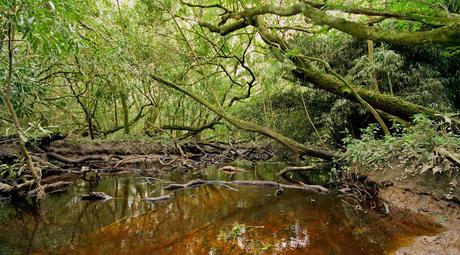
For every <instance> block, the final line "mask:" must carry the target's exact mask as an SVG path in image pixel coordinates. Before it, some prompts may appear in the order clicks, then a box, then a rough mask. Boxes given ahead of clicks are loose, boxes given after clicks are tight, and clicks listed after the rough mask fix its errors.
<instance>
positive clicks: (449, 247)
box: [357, 167, 460, 255]
mask: <svg viewBox="0 0 460 255" xmlns="http://www.w3.org/2000/svg"><path fill="white" fill-rule="evenodd" d="M357 169H358V170H357V171H358V172H359V173H360V174H362V175H365V176H367V177H368V178H369V179H370V180H373V181H377V180H378V182H382V183H383V182H384V183H387V184H388V183H392V185H390V186H388V185H384V186H385V187H383V188H381V189H380V190H379V197H380V199H381V200H382V201H384V202H386V203H387V204H389V205H390V211H391V210H392V208H393V209H395V208H398V209H407V210H410V211H413V212H416V213H421V214H424V215H427V216H429V217H431V218H432V219H433V221H435V222H438V223H440V224H441V225H442V226H444V228H445V231H443V232H441V233H439V234H437V235H435V236H421V237H418V238H416V239H415V240H413V242H412V243H409V244H408V245H407V246H406V247H402V248H400V249H398V250H397V251H395V253H394V254H397V255H406V254H407V255H409V254H410V255H414V254H415V255H428V254H433V255H454V254H460V204H459V201H460V199H459V197H460V193H459V190H452V184H453V182H458V181H460V178H459V177H458V176H455V175H454V176H453V175H452V174H450V173H437V174H433V173H429V172H426V173H424V174H419V175H415V176H404V174H403V173H404V170H403V169H400V168H397V167H395V168H388V169H385V170H369V169H365V168H363V167H357ZM449 192H451V194H452V196H451V198H450V199H447V198H446V195H447V194H448V193H449Z"/></svg>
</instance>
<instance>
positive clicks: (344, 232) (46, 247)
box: [0, 167, 437, 254]
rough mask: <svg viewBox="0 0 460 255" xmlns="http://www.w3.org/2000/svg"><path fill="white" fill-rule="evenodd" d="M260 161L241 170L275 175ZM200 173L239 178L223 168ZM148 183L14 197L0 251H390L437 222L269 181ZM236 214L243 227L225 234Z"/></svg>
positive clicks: (107, 182)
mask: <svg viewBox="0 0 460 255" xmlns="http://www.w3.org/2000/svg"><path fill="white" fill-rule="evenodd" d="M256 169H257V171H253V172H247V173H246V172H245V173H241V175H244V176H237V178H238V179H242V178H245V179H266V180H267V179H268V180H270V179H272V178H273V174H272V173H274V172H276V170H277V169H276V170H273V171H272V170H271V169H268V170H267V171H263V169H261V167H258V168H257V167H256ZM201 175H202V176H199V177H201V178H203V177H206V178H209V179H228V178H232V177H231V176H228V175H226V174H223V173H221V172H218V171H217V170H216V169H208V170H205V171H203V172H202V173H201ZM163 178H166V177H163ZM168 178H173V177H172V176H169V177H168ZM184 181H185V180H184ZM150 183H152V184H153V185H152V184H150ZM150 183H149V182H147V181H146V180H145V179H144V178H137V177H122V178H106V179H104V180H103V181H101V182H100V183H99V185H98V186H97V187H96V190H97V191H104V192H106V193H107V194H109V195H111V196H113V197H114V199H113V200H112V201H108V202H105V203H90V202H84V201H81V199H80V198H79V197H78V196H79V195H80V194H83V193H86V192H88V191H91V190H92V188H91V187H89V186H88V185H87V184H86V183H83V182H81V183H78V184H77V185H75V186H74V187H73V188H72V190H71V191H70V192H67V193H64V194H59V195H53V196H50V197H48V198H47V199H46V200H44V201H43V202H42V203H41V204H39V205H38V204H37V205H32V207H31V206H30V205H29V206H27V204H26V206H22V207H21V205H19V204H17V205H13V204H7V205H5V207H4V208H0V233H2V234H0V243H1V247H0V254H31V253H33V254H50V253H52V254H244V253H246V254H248V253H249V254H384V253H385V252H386V251H390V250H392V249H393V248H394V247H396V246H398V245H399V244H400V243H401V241H403V240H404V239H405V238H407V237H411V236H414V235H422V234H423V235H425V234H433V233H435V232H436V230H437V226H435V225H433V224H431V223H429V222H427V221H423V220H422V219H421V218H419V217H415V216H410V217H407V216H405V215H399V214H398V215H393V216H392V217H381V216H378V215H373V214H363V213H361V212H357V211H355V210H352V209H351V208H349V207H348V206H347V205H345V204H343V203H342V202H341V201H340V200H338V199H336V198H335V197H333V196H324V195H315V194H310V193H307V192H304V191H301V190H286V191H285V192H284V193H283V195H282V196H280V197H275V196H274V195H273V193H274V190H273V189H269V188H254V187H237V188H238V189H239V191H238V192H236V191H232V190H228V189H225V188H222V187H216V186H203V187H199V188H195V189H189V190H184V191H177V192H175V193H174V199H173V200H171V201H167V202H161V203H157V204H151V203H146V202H144V201H143V199H142V198H144V197H153V196H160V195H165V193H164V192H163V191H162V185H163V184H162V183H161V182H154V183H153V182H150ZM25 208H27V209H25ZM30 208H35V209H32V210H30ZM235 224H239V225H240V226H244V228H245V230H246V231H245V232H244V233H237V235H236V236H234V238H221V237H222V236H223V235H224V236H225V235H226V233H227V234H230V235H231V234H232V231H233V228H234V226H235Z"/></svg>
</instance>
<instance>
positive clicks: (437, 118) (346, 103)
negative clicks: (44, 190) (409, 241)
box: [0, 0, 460, 181]
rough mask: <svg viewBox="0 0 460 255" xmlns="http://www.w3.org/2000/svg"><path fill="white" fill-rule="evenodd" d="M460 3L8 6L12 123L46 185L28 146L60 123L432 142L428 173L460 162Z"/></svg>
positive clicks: (318, 151) (4, 8)
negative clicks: (439, 163)
mask: <svg viewBox="0 0 460 255" xmlns="http://www.w3.org/2000/svg"><path fill="white" fill-rule="evenodd" d="M459 10H460V5H459V3H458V1H454V0H429V1H399V0H398V1H393V0H386V1H380V0H366V1H346V2H345V1H340V0H336V1H326V2H321V1H259V0H254V1H233V0H228V1H227V0H226V1H224V0H221V1H193V2H192V1H177V0H162V1H149V0H138V1H135V0H116V1H113V0H112V1H109V0H100V1H87V0H82V1H68V0H53V1H44V0H6V1H2V2H1V3H0V40H1V41H0V42H1V43H0V55H1V58H0V61H1V64H0V69H1V73H2V76H1V77H0V79H1V83H0V88H1V98H0V99H1V103H2V106H1V109H2V110H1V111H0V118H1V120H2V121H1V123H0V131H1V132H2V134H3V135H12V134H16V135H17V136H18V137H20V138H21V139H20V140H21V143H20V145H21V151H22V154H23V156H24V158H25V162H26V163H27V164H28V165H27V167H28V169H29V170H30V171H31V173H32V175H33V176H34V178H35V180H36V181H39V180H40V173H39V172H36V171H34V165H33V160H32V159H31V158H30V157H29V156H28V153H27V150H26V147H25V142H26V141H27V139H30V138H33V137H42V136H46V135H48V134H49V133H57V132H59V133H62V134H65V135H66V136H68V137H73V138H75V139H80V138H85V137H87V138H88V139H105V138H113V139H120V138H123V139H127V138H132V139H150V140H151V141H154V142H158V141H160V140H171V141H172V140H174V141H178V140H187V139H189V140H195V141H196V140H213V141H230V140H231V141H250V140H260V139H261V138H262V139H265V138H266V137H268V138H270V139H273V140H276V141H277V142H279V143H281V144H282V145H284V146H286V147H287V148H289V149H290V150H291V151H293V152H294V153H296V154H298V155H301V156H311V157H315V158H321V159H323V160H326V161H329V160H331V159H332V158H334V157H336V158H342V159H343V158H346V160H348V161H349V162H354V161H357V160H359V161H360V162H361V163H365V164H372V163H373V162H377V161H376V160H383V161H384V160H385V159H388V158H394V157H396V156H397V155H398V153H399V152H406V153H409V154H411V153H414V152H416V151H417V150H418V149H419V148H423V152H422V153H420V154H417V156H416V158H415V159H413V160H415V161H418V162H419V163H420V167H421V171H424V170H426V168H427V166H429V167H431V168H432V169H433V170H439V169H440V168H439V167H435V165H434V164H432V163H430V162H435V161H436V159H435V158H433V157H435V156H433V150H434V151H436V155H438V154H439V155H441V157H442V158H443V161H442V164H449V167H447V168H443V169H451V168H452V167H454V166H455V165H457V166H458V165H459V164H460V160H459V158H458V154H457V152H456V151H458V149H459V146H460V145H459V144H460V142H459V137H458V136H457V135H456V134H457V133H458V129H459V127H460V118H459V117H458V112H459V110H460V68H459V67H460V54H459V53H460V48H459V47H460V15H459V14H458V13H459ZM414 119H415V122H414ZM369 124H371V126H370V128H368V129H367V130H365V131H364V132H362V131H361V129H362V128H366V127H367V126H368V125H369ZM344 138H345V142H346V143H343V139H344ZM359 139H361V140H359ZM369 144H372V147H373V148H374V149H375V150H376V151H366V149H367V148H368V146H369ZM345 146H348V149H349V151H348V152H347V153H345V154H342V153H343V152H344V151H345V149H344V147H345ZM417 153H418V152H417ZM350 155H351V156H350ZM342 156H344V157H342ZM419 157H423V158H419ZM400 160H404V159H400ZM444 160H446V161H444ZM380 162H381V161H380ZM424 162H425V163H424ZM426 162H428V163H426ZM430 164H431V165H430ZM414 171H415V170H414Z"/></svg>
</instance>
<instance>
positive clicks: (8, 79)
mask: <svg viewBox="0 0 460 255" xmlns="http://www.w3.org/2000/svg"><path fill="white" fill-rule="evenodd" d="M8 32H9V33H8V73H7V77H6V91H1V94H2V97H3V101H4V102H5V105H6V107H7V108H8V111H9V112H10V115H11V118H12V121H13V124H14V127H15V131H16V135H17V136H18V138H19V139H18V140H19V149H20V151H21V153H22V155H23V156H24V159H25V161H26V164H27V168H28V169H29V171H30V173H31V174H32V177H33V178H34V179H35V182H36V183H37V190H38V191H39V196H38V197H39V198H40V197H41V196H42V195H43V194H42V193H41V192H43V191H41V190H40V187H41V186H40V179H41V176H40V174H39V173H38V172H37V170H36V169H35V167H34V163H33V161H32V158H31V157H30V155H29V152H28V151H27V148H26V137H25V134H24V132H23V131H22V128H21V125H20V123H19V119H18V116H17V114H16V111H15V110H14V107H13V104H12V103H11V100H10V94H11V87H12V78H13V58H14V40H15V28H14V26H13V25H11V24H10V26H9V31H8ZM40 191H41V192H40Z"/></svg>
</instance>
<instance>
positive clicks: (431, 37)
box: [302, 4, 460, 45]
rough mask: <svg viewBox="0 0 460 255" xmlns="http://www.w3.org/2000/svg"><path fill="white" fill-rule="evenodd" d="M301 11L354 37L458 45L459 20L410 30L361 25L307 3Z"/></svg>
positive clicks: (459, 36) (392, 41) (380, 40)
mask: <svg viewBox="0 0 460 255" xmlns="http://www.w3.org/2000/svg"><path fill="white" fill-rule="evenodd" d="M302 12H303V14H304V15H305V17H307V18H309V19H311V20H312V21H313V22H315V23H319V24H324V25H328V26H330V27H332V28H335V29H337V30H340V31H342V32H344V33H347V34H349V35H352V36H354V37H357V38H360V39H369V40H372V41H374V42H382V41H383V42H388V43H394V44H404V45H420V44H428V43H432V44H445V45H460V22H455V23H453V24H450V25H447V26H443V27H440V28H436V29H432V30H429V31H424V32H411V31H400V30H393V29H382V28H378V27H375V26H372V27H370V26H367V25H362V24H360V23H358V22H353V21H349V20H346V19H344V18H340V17H337V16H333V15H329V14H327V13H326V12H325V11H322V10H319V9H316V8H314V7H312V6H310V5H308V4H305V8H303V11H302Z"/></svg>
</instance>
